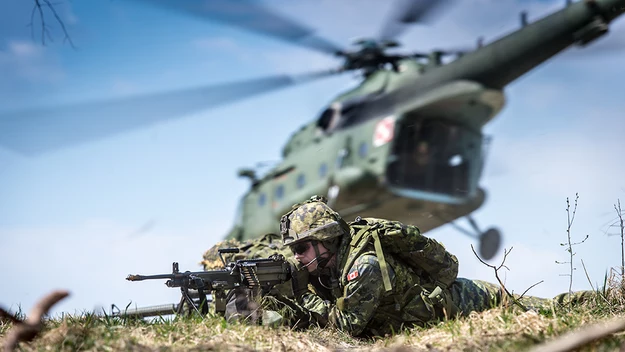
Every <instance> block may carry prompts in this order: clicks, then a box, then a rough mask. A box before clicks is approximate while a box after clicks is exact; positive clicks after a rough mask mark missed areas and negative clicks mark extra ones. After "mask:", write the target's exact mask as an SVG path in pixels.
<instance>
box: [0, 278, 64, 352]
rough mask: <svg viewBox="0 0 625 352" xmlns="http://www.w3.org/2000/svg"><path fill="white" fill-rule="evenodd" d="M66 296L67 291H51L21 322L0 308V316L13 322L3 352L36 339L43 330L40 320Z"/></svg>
mask: <svg viewBox="0 0 625 352" xmlns="http://www.w3.org/2000/svg"><path fill="white" fill-rule="evenodd" d="M67 296H69V292H67V291H62V290H57V291H52V292H51V293H49V294H48V295H47V296H45V297H43V298H42V299H41V300H40V301H39V302H37V304H36V305H35V307H33V309H32V310H31V311H30V314H29V315H28V317H27V318H26V319H25V320H23V321H21V320H19V319H17V318H16V317H14V316H13V315H11V314H9V313H8V312H7V311H5V310H4V309H2V308H0V315H2V316H5V317H9V319H11V320H12V321H13V327H12V328H11V330H9V332H7V334H6V339H5V340H4V351H5V352H10V351H13V350H14V349H15V347H16V346H17V344H18V343H19V342H30V341H32V340H33V339H34V338H35V337H37V335H38V334H39V333H40V332H41V329H42V328H43V322H42V318H43V317H44V316H45V315H46V314H48V311H49V310H50V308H52V306H53V305H55V304H56V303H57V302H58V301H60V300H62V299H63V298H65V297H67Z"/></svg>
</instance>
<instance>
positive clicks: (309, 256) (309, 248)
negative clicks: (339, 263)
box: [291, 241, 328, 272]
mask: <svg viewBox="0 0 625 352" xmlns="http://www.w3.org/2000/svg"><path fill="white" fill-rule="evenodd" d="M316 247H317V250H318V251H319V257H323V256H324V253H327V252H328V249H327V248H326V247H324V246H323V245H322V244H321V243H319V242H318V243H317V245H316ZM291 250H293V255H294V256H295V260H297V261H298V262H300V264H302V265H304V266H306V269H308V272H313V271H315V270H316V269H317V260H319V259H317V260H315V258H316V257H317V253H316V252H315V247H314V246H313V244H312V242H311V241H306V242H302V243H298V244H297V245H294V246H293V247H292V248H291ZM326 255H327V254H326Z"/></svg>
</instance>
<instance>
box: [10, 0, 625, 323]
mask: <svg viewBox="0 0 625 352" xmlns="http://www.w3.org/2000/svg"><path fill="white" fill-rule="evenodd" d="M355 2H356V1H355V0H345V1H342V2H336V1H331V0H301V1H286V0H268V1H265V3H266V4H267V7H269V8H271V9H273V10H275V11H276V12H278V13H281V14H284V15H287V16H289V17H291V18H294V19H296V20H298V21H300V22H302V23H304V24H306V25H307V26H309V27H311V28H314V29H316V30H317V34H319V35H321V36H324V37H326V38H330V39H332V40H334V41H335V42H336V43H338V44H340V45H342V46H348V45H349V44H350V41H351V40H353V39H355V38H359V37H365V36H374V35H375V34H376V33H377V32H378V31H379V28H380V27H381V25H382V23H383V20H384V14H386V13H388V11H389V8H390V7H389V4H390V2H387V1H379V0H378V1H374V0H366V1H364V0H361V1H358V6H356V5H355ZM563 5H564V1H538V0H524V1H522V0H506V1H501V0H466V1H462V2H458V3H457V4H456V5H455V6H453V7H451V8H447V9H445V10H444V12H442V15H441V16H440V17H438V18H437V20H436V21H434V22H432V23H428V24H424V25H418V26H414V27H412V28H410V29H409V30H408V31H406V32H405V33H404V34H403V36H402V37H401V38H400V40H401V41H402V44H403V47H404V48H406V49H408V50H410V49H411V50H429V49H433V48H441V47H443V48H445V47H458V46H460V47H467V46H473V45H474V44H475V42H476V39H477V38H478V37H479V36H483V37H484V38H485V41H486V42H489V41H492V40H494V39H496V38H497V37H499V36H501V35H504V34H506V33H508V32H510V31H512V30H514V29H516V28H517V27H518V26H519V19H518V13H519V11H521V10H526V11H528V14H529V16H528V18H529V20H530V21H534V20H536V19H538V18H540V17H542V16H544V15H545V14H547V13H549V12H551V11H554V10H556V9H558V8H560V7H562V6H563ZM0 6H1V7H0V8H1V10H0V76H1V77H3V78H2V79H1V80H0V112H4V111H11V110H17V109H22V108H27V107H45V106H54V105H60V104H64V103H80V102H85V101H90V100H94V99H103V98H122V97H125V96H129V95H133V94H139V93H149V92H159V91H169V90H173V89H181V88H186V87H195V86H200V85H207V84H215V83H220V82H230V81H237V80H244V79H248V78H255V77H262V76H265V75H272V74H281V73H288V74H297V73H302V72H308V71H311V70H315V69H323V68H330V67H335V66H337V65H338V64H340V61H338V60H336V59H334V58H332V57H326V56H324V55H322V54H319V53H317V52H314V51H311V50H307V49H305V48H301V47H297V46H293V45H288V44H286V43H283V42H280V41H277V40H275V39H271V38H267V37H263V36H260V35H257V34H252V33H248V32H244V31H242V30H240V29H237V28H234V27H229V26H226V25H223V24H221V23H218V22H210V21H207V20H203V19H200V18H196V17H192V16H188V15H184V14H179V13H174V12H172V11H170V10H167V9H163V8H159V7H157V6H152V5H150V4H149V1H109V0H92V1H88V2H87V1H83V2H65V1H62V2H60V3H59V5H57V10H58V12H59V15H60V16H61V18H63V20H64V21H65V24H66V25H67V29H68V32H69V34H70V36H71V39H72V41H73V43H74V46H75V47H72V46H71V45H69V43H67V42H64V41H63V34H62V32H61V31H60V29H59V28H58V26H57V25H56V24H55V23H54V22H53V21H51V20H49V22H48V25H49V27H50V34H51V36H52V39H53V40H54V41H53V42H50V41H47V42H46V43H45V45H43V44H42V43H41V37H40V36H39V33H38V32H39V31H38V27H37V26H35V32H34V36H31V31H30V29H29V27H27V24H28V23H29V20H30V11H31V3H30V2H28V1H23V0H7V1H3V2H2V5H0ZM624 22H625V20H622V19H621V20H620V21H617V22H616V23H614V24H613V26H612V29H613V31H612V33H611V34H610V35H609V36H608V37H607V38H602V39H600V41H598V42H597V43H596V44H593V45H591V46H590V47H588V48H585V49H583V50H570V51H567V52H566V53H563V54H561V55H559V56H556V57H555V58H553V59H551V60H549V61H547V62H546V63H544V64H543V65H541V66H539V67H538V68H536V69H535V70H533V71H532V72H530V73H528V74H526V75H525V76H523V77H521V78H520V79H518V80H517V81H515V82H513V83H512V84H511V85H509V86H508V87H507V88H506V89H505V94H506V98H507V103H506V106H505V108H504V109H503V110H502V112H501V113H500V114H499V115H498V116H497V117H496V118H495V119H494V120H493V121H492V122H490V123H489V124H488V125H487V126H486V127H485V128H484V132H485V133H486V134H488V135H489V136H491V137H492V141H491V143H490V146H489V149H488V154H487V160H486V166H485V170H484V173H483V177H482V179H481V180H480V185H481V186H482V187H483V188H485V190H486V192H487V199H486V202H485V204H484V205H483V206H482V207H481V208H480V209H478V210H477V211H475V212H474V213H473V215H474V218H475V219H476V220H477V222H478V224H479V225H480V227H481V228H483V229H486V228H488V227H490V226H496V227H498V228H499V229H500V230H501V231H502V233H503V236H504V242H503V244H502V247H503V248H506V249H512V251H511V252H510V254H509V255H508V256H507V258H506V262H505V263H506V266H507V267H508V268H509V270H505V269H502V270H501V271H500V276H501V278H502V279H504V280H505V283H506V286H507V287H508V289H510V290H512V291H514V292H518V293H520V292H523V291H525V289H527V288H528V287H530V286H531V285H533V284H535V283H537V282H540V281H542V283H540V284H539V285H537V286H536V287H534V288H532V289H531V290H530V291H529V294H533V295H537V296H543V297H548V296H553V295H556V294H558V293H560V292H565V291H567V290H568V287H569V280H570V277H569V276H566V275H567V274H568V273H569V267H568V264H567V265H563V264H557V263H556V261H560V262H564V261H568V260H569V258H568V253H567V252H566V251H565V248H564V247H562V246H561V245H560V244H561V243H563V242H566V241H567V231H566V230H567V212H566V201H567V198H569V199H570V200H571V205H572V206H573V201H574V199H575V195H576V193H577V194H579V201H578V207H577V213H576V216H575V219H574V223H573V225H572V227H571V236H572V239H573V240H574V241H575V240H577V241H579V240H582V239H583V238H584V237H585V236H586V235H588V239H587V240H586V241H585V242H584V243H583V244H581V245H578V246H575V247H574V253H575V256H574V262H573V263H574V266H575V268H576V270H574V272H573V284H572V286H573V290H581V289H588V288H590V285H591V284H592V285H593V286H595V285H596V284H597V283H598V282H602V281H603V278H604V275H605V274H606V272H609V271H610V268H613V267H614V268H615V267H618V266H619V265H620V262H621V242H620V239H619V237H618V236H610V235H609V234H612V233H617V229H616V228H610V227H609V225H610V224H611V223H612V222H613V221H614V220H615V218H616V215H617V214H616V211H615V209H614V204H615V203H617V201H618V200H620V201H621V203H625V177H624V176H625V163H623V161H622V160H623V156H622V154H623V151H625V139H623V138H622V135H623V131H625V118H624V116H623V114H625V99H623V89H622V82H623V81H624V80H625V66H624V65H623V64H622V63H623V60H624V59H625V50H611V49H610V46H611V45H609V44H612V45H614V44H617V45H618V44H622V45H621V47H622V48H624V49H625V23H624ZM355 82H356V79H355V77H354V76H353V75H351V74H346V75H343V76H338V77H333V78H328V79H324V80H321V81H317V82H313V83H308V84H304V85H301V86H297V87H293V88H288V89H284V90H280V91H276V92H272V93H268V94H264V95H259V96H257V97H254V98H250V99H247V100H244V101H242V102H237V103H235V104H231V105H227V106H222V107H219V108H215V109H211V110H207V111H201V112H197V113H193V114H187V115H184V116H180V118H177V119H173V120H171V121H167V122H164V123H161V124H158V125H154V126H150V127H146V128H142V129H138V130H132V131H128V132H125V133H122V134H119V135H115V136H112V137H110V138H105V139H101V140H96V141H92V142H89V143H85V144H82V145H78V146H75V147H71V148H65V149H61V150H56V151H52V152H48V153H44V154H42V155H38V156H24V155H21V154H18V153H15V152H12V151H10V150H6V149H0V258H2V260H3V263H4V265H5V270H2V271H0V282H2V283H3V284H2V285H0V305H1V306H3V307H5V308H8V309H10V310H13V311H14V310H17V309H20V308H21V309H23V310H25V311H26V312H27V311H28V310H30V308H31V307H32V306H33V305H34V303H35V302H36V301H37V300H38V299H39V298H40V297H42V296H43V295H45V294H46V293H47V292H49V291H51V290H52V289H67V290H69V291H70V296H69V297H68V298H66V299H65V300H63V301H61V302H60V303H59V304H58V305H56V306H55V307H54V308H53V309H52V313H53V314H59V313H62V312H68V313H77V312H83V311H91V310H94V309H97V310H99V309H102V308H104V309H106V310H107V311H108V310H109V309H110V305H111V304H116V305H118V306H121V307H124V306H126V305H127V304H128V303H131V304H132V305H137V306H146V305H153V304H162V303H173V302H176V301H177V300H178V298H179V291H177V290H176V289H170V288H167V287H165V286H164V284H163V282H162V281H151V282H137V283H134V282H128V281H126V280H125V277H126V276H127V275H128V274H131V273H132V274H136V273H141V274H155V273H168V272H170V270H171V263H172V262H173V261H177V262H179V263H180V268H181V270H200V269H201V267H200V265H199V261H200V260H201V257H202V254H203V252H204V251H205V250H206V249H208V248H210V247H212V246H213V245H214V244H215V243H216V242H217V241H219V240H220V239H222V238H223V237H224V236H225V235H226V233H227V232H228V231H229V230H230V228H231V226H232V224H233V220H234V217H235V209H236V207H237V203H238V201H239V199H240V197H241V196H242V195H243V194H244V193H245V191H246V190H247V189H248V187H249V182H248V180H246V179H240V178H237V177H236V171H237V169H238V168H240V167H251V166H254V165H256V164H258V163H260V162H266V161H272V162H277V161H279V157H280V151H281V148H282V146H283V144H284V143H285V142H286V140H287V138H288V137H289V136H290V134H291V133H292V132H293V131H295V130H296V129H298V128H299V127H300V126H302V125H303V124H305V123H307V122H309V121H311V120H313V119H314V118H316V117H317V116H318V114H319V113H320V112H321V111H322V110H323V109H324V108H325V106H326V105H327V103H328V102H329V101H330V100H331V99H332V98H333V97H334V96H336V95H337V94H339V93H340V92H342V91H344V90H346V89H348V88H349V87H352V86H353V85H354V84H355ZM623 207H625V204H624V205H623ZM571 210H572V209H571ZM457 223H458V224H459V225H463V226H465V227H467V223H466V221H464V220H459V221H458V222H457ZM417 225H418V224H417ZM426 235H428V236H431V237H433V238H435V239H437V240H439V241H440V242H442V243H443V244H445V246H446V247H447V249H448V250H449V251H450V252H452V253H454V254H455V255H456V256H457V257H458V259H459V261H460V276H462V277H467V278H474V279H482V280H487V281H492V282H495V280H496V279H495V277H494V273H493V270H492V269H491V268H489V267H486V266H485V265H484V264H482V263H480V262H479V261H478V260H477V258H476V257H475V256H474V254H473V253H472V251H471V247H470V246H471V244H474V243H475V242H474V240H472V239H470V238H468V237H467V236H465V235H463V234H461V233H460V232H458V231H457V230H455V229H454V228H453V227H451V226H450V225H446V226H443V227H441V228H438V229H435V230H432V231H430V232H428V233H426ZM502 259H503V255H502V253H500V254H499V255H497V256H496V257H495V258H493V259H492V260H491V261H490V262H489V263H490V264H499V263H501V260H502ZM582 260H583V263H584V265H585V268H586V271H587V275H586V274H585V272H584V267H583V266H582V263H581V261H582ZM587 276H588V277H589V278H590V279H588V278H587Z"/></svg>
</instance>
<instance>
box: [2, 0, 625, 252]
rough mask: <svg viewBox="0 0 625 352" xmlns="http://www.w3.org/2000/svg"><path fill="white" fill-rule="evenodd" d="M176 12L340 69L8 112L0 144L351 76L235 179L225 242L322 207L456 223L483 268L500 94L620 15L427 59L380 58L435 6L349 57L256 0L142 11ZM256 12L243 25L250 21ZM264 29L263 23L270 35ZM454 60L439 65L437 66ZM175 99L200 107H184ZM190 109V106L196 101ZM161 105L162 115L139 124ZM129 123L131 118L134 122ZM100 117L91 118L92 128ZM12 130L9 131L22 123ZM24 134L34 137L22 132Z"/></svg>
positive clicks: (394, 19)
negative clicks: (300, 207)
mask: <svg viewBox="0 0 625 352" xmlns="http://www.w3.org/2000/svg"><path fill="white" fill-rule="evenodd" d="M142 1H144V2H147V3H151V4H157V5H161V6H166V7H168V8H172V9H175V10H181V11H183V12H187V13H193V14H195V15H200V16H204V17H206V18H209V19H218V20H226V22H228V23H230V24H232V25H238V26H239V27H241V28H244V29H247V30H252V31H254V32H259V33H261V34H265V35H269V36H273V37H274V38H277V39H280V40H284V41H287V42H289V43H295V44H298V45H302V46H305V47H307V48H309V49H313V50H317V51H321V52H323V53H326V54H329V55H332V56H335V57H337V58H342V59H343V63H342V64H341V65H340V66H339V67H336V68H332V69H330V70H325V71H320V72H315V73H311V74H303V75H301V76H296V77H288V76H276V77H267V78H262V79H257V80H254V81H246V82H239V83H233V84H231V85H226V86H218V87H215V86H211V87H205V88H200V89H193V90H187V91H180V92H177V93H176V94H173V95H172V94H162V95H158V96H144V97H138V98H132V99H128V100H125V101H121V102H120V101H116V102H115V101H109V102H101V103H97V104H84V105H80V106H72V107H69V108H64V110H61V112H62V114H59V110H56V111H51V110H48V109H46V110H33V111H24V112H15V113H10V114H9V115H6V114H4V115H3V116H0V117H3V118H2V119H1V120H2V121H5V120H9V119H6V118H4V117H5V116H9V117H11V118H13V121H14V123H15V125H11V122H10V121H9V124H5V125H3V128H2V129H0V130H1V131H2V132H0V144H2V145H3V146H5V147H8V148H10V149H14V150H17V151H21V152H23V153H25V154H36V153H37V152H38V151H40V150H42V149H49V148H56V147H61V146H63V145H66V144H68V143H76V142H82V141H87V140H89V139H92V138H94V136H95V137H99V136H104V135H107V134H111V133H116V132H118V131H122V130H125V129H129V128H136V127H140V126H142V125H147V124H151V123H155V122H158V121H160V120H162V119H166V118H169V117H170V116H171V114H172V113H173V112H175V114H178V115H181V114H183V113H185V112H189V111H193V110H196V109H202V108H206V107H211V106H217V105H219V104H223V103H229V102H234V101H236V100H239V99H241V98H246V97H250V96H253V95H255V94H260V93H263V92H267V91H270V90H274V89H278V88H284V87H288V86H291V85H294V84H300V83H306V82H309V81H311V80H314V79H320V78H323V77H329V76H332V75H337V74H342V73H345V72H349V71H358V72H361V74H362V82H361V83H360V84H359V85H358V86H357V87H355V88H353V89H351V90H349V91H347V92H344V93H342V94H340V95H338V96H337V97H336V98H335V99H333V100H332V101H331V102H329V103H328V107H327V108H326V109H324V110H323V111H322V113H321V114H320V116H319V117H318V118H316V119H315V120H313V121H311V122H310V123H308V124H306V125H304V126H303V127H302V128H301V129H299V130H298V131H296V132H295V133H294V134H293V135H292V136H291V138H290V139H289V140H288V141H287V143H286V145H285V146H284V148H283V150H282V161H281V162H280V163H279V164H278V165H277V166H276V167H274V168H273V169H272V170H270V171H269V172H268V173H267V174H265V175H263V176H262V177H261V176H259V175H257V174H256V172H255V171H254V170H253V169H242V170H240V172H239V175H240V176H241V177H246V178H248V179H249V180H250V189H249V191H248V192H246V194H245V195H244V196H243V197H242V199H241V201H240V207H239V209H238V211H237V220H236V221H235V224H234V226H233V228H232V230H231V231H230V232H229V233H228V234H227V235H226V237H228V238H236V239H239V240H247V239H251V238H256V237H259V236H261V235H264V234H266V233H274V232H277V231H278V224H279V222H278V221H277V220H278V219H279V217H280V216H281V215H282V214H284V213H285V212H286V211H288V209H289V208H290V207H291V205H292V204H294V203H297V202H300V201H302V200H303V199H306V198H308V197H310V196H311V195H314V194H323V195H327V198H328V202H329V204H330V205H331V206H332V207H333V208H334V209H336V210H337V211H338V212H339V213H340V214H341V215H342V216H343V217H345V218H349V217H355V216H356V215H358V216H363V217H368V216H372V217H380V218H389V219H394V220H399V221H402V222H405V223H411V224H416V225H418V226H419V228H420V229H421V230H422V231H423V232H427V231H430V230H432V229H434V228H437V227H440V226H442V225H444V224H448V223H449V224H454V221H455V220H456V219H459V218H462V217H466V218H467V219H468V220H469V222H470V223H471V224H472V227H473V231H466V230H462V231H463V232H465V233H466V234H468V235H469V236H472V237H475V238H476V239H478V240H479V241H480V255H481V256H482V257H483V258H485V259H490V258H492V257H493V256H494V255H495V254H496V253H497V251H498V248H499V245H500V242H501V234H500V233H499V231H498V230H497V229H495V228H492V229H489V230H487V231H484V232H482V231H481V230H480V229H479V227H478V226H477V224H476V223H475V221H473V219H472V218H471V213H472V212H473V211H475V210H476V209H478V208H479V207H480V206H481V205H482V204H483V203H484V201H485V197H486V192H485V190H484V189H482V188H480V187H479V186H478V183H479V180H480V177H481V173H482V169H483V166H484V162H485V155H486V150H487V146H488V139H487V137H486V136H484V135H483V133H482V128H483V126H484V125H485V124H487V123H488V122H489V121H490V120H492V119H493V118H494V117H495V116H496V115H497V114H498V113H499V112H500V111H501V109H502V108H503V106H504V104H505V96H504V92H503V90H504V88H505V87H506V85H508V84H510V83H511V82H513V81H514V80H515V79H517V78H519V77H521V76H522V75H523V74H525V73H527V72H529V71H530V70H532V69H533V68H535V67H536V66H538V65H540V64H541V63H543V62H545V61H546V60H548V59H550V58H551V57H553V56H555V55H556V54H558V53H559V52H561V51H563V50H565V49H566V48H568V47H570V46H572V45H581V46H584V45H587V44H589V43H591V42H593V41H594V40H596V39H598V38H599V37H601V36H603V35H605V34H607V33H608V25H609V24H610V22H611V21H613V20H614V19H615V18H616V17H618V16H619V15H621V14H622V13H623V12H624V11H625V10H624V9H623V8H624V7H625V1H623V0H597V1H581V2H576V3H573V2H570V1H567V3H566V6H565V7H564V8H563V9H561V10H559V11H557V12H555V13H553V14H551V15H549V16H547V17H545V18H543V19H541V20H538V21H535V22H533V23H528V21H527V18H526V17H525V16H524V15H523V14H522V15H521V28H519V29H518V30H516V31H514V32H512V33H510V34H508V35H506V36H504V37H502V38H500V39H498V40H496V41H493V42H492V43H489V44H485V43H483V42H481V41H478V45H476V48H475V49H474V50H434V51H432V52H429V53H423V52H411V53H407V54H397V53H390V52H389V49H392V48H397V47H399V43H398V41H397V40H396V38H397V37H398V36H399V35H400V34H401V32H402V28H404V26H406V25H408V24H412V23H418V22H419V21H421V20H422V19H423V18H425V17H427V16H428V15H430V14H431V13H433V11H434V10H436V8H437V7H439V6H441V4H442V3H443V1H440V2H433V1H429V2H428V1H403V2H400V6H397V7H395V8H394V10H395V11H394V12H393V13H392V16H390V17H389V19H388V21H387V22H385V25H384V26H383V28H382V29H381V32H380V34H379V35H378V37H377V38H375V39H371V38H365V39H360V40H358V41H356V42H355V43H354V44H355V45H356V46H358V47H360V49H358V50H354V51H349V50H345V49H343V48H340V47H338V46H336V45H334V44H332V42H330V41H328V40H325V39H323V38H319V37H317V36H315V35H314V34H313V32H312V31H311V30H309V29H307V28H305V27H303V26H301V25H299V24H297V23H295V22H293V21H291V20H288V19H286V18H283V17H281V16H278V15H276V14H274V13H272V12H271V11H269V10H267V9H265V8H264V7H262V6H260V5H258V4H257V3H254V2H237V3H232V2H228V3H227V4H226V2H220V1H215V2H177V3H173V2H168V1H156V0H153V1H148V0H142ZM251 14H253V16H252V17H250V15H251ZM268 23H270V24H271V25H270V26H269V25H266V24H268ZM446 57H451V58H452V59H453V60H452V61H451V62H448V63H444V60H443V59H444V58H446ZM184 96H195V97H198V96H201V97H205V99H203V101H202V102H201V103H196V105H193V104H188V102H187V101H185V99H184V98H182V99H181V97H184ZM197 100H198V99H195V101H197ZM159 104H162V106H168V108H167V109H161V111H160V113H158V114H153V113H151V114H149V115H146V114H140V112H141V109H142V108H143V107H144V106H149V107H150V111H153V110H155V107H156V110H159V109H158V106H159ZM85 111H89V113H90V115H92V116H93V113H92V112H93V111H96V112H97V114H96V116H94V118H106V117H110V116H116V117H118V116H119V117H123V116H141V117H138V118H130V119H124V118H116V119H115V120H114V121H112V122H113V123H112V124H110V125H107V129H106V130H103V129H101V128H100V126H98V127H99V129H98V130H97V131H96V130H89V126H84V128H82V127H81V128H80V130H81V132H83V133H81V134H76V136H75V138H74V139H70V140H68V139H63V140H61V139H54V136H52V137H51V138H50V139H49V140H47V145H43V144H38V145H32V144H29V145H27V144H25V143H23V141H22V139H21V138H18V137H15V136H17V135H18V134H13V133H11V131H12V129H13V131H14V130H15V129H16V128H19V126H20V125H19V124H23V123H29V126H36V125H37V123H33V122H36V121H38V120H40V119H44V118H46V117H47V116H50V115H49V114H51V113H54V115H55V116H58V115H63V116H64V117H63V118H64V119H66V121H72V124H73V125H74V126H76V123H75V122H77V120H79V118H78V116H83V115H84V113H85ZM135 114H136V115H135ZM98 116H101V117H98ZM17 121H19V124H18V122H17ZM29 129H30V131H31V133H33V134H36V133H38V132H37V131H36V129H33V128H31V127H29Z"/></svg>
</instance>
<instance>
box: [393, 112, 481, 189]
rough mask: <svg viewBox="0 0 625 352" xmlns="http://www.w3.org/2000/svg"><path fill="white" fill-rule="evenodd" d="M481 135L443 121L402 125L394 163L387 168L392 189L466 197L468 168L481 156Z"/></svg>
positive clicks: (468, 179) (395, 148)
mask: <svg viewBox="0 0 625 352" xmlns="http://www.w3.org/2000/svg"><path fill="white" fill-rule="evenodd" d="M479 148H481V135H480V134H479V133H476V132H474V131H472V130H470V129H468V128H466V127H464V126H461V125H459V124H457V123H453V122H451V121H447V120H443V119H423V120H418V121H411V122H407V123H405V125H404V126H402V128H401V129H400V132H399V135H398V137H397V139H396V141H395V145H394V154H395V157H396V160H395V161H394V162H393V163H392V164H391V165H389V169H388V173H389V174H388V175H389V180H390V181H391V182H393V183H394V184H395V186H398V187H402V188H408V189H414V190H420V191H427V192H434V193H444V194H447V195H452V196H458V197H462V196H467V195H468V193H469V192H470V191H471V190H472V189H470V187H471V184H470V180H471V168H472V165H473V164H472V163H473V160H476V159H477V158H478V157H479V155H480V150H479Z"/></svg>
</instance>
